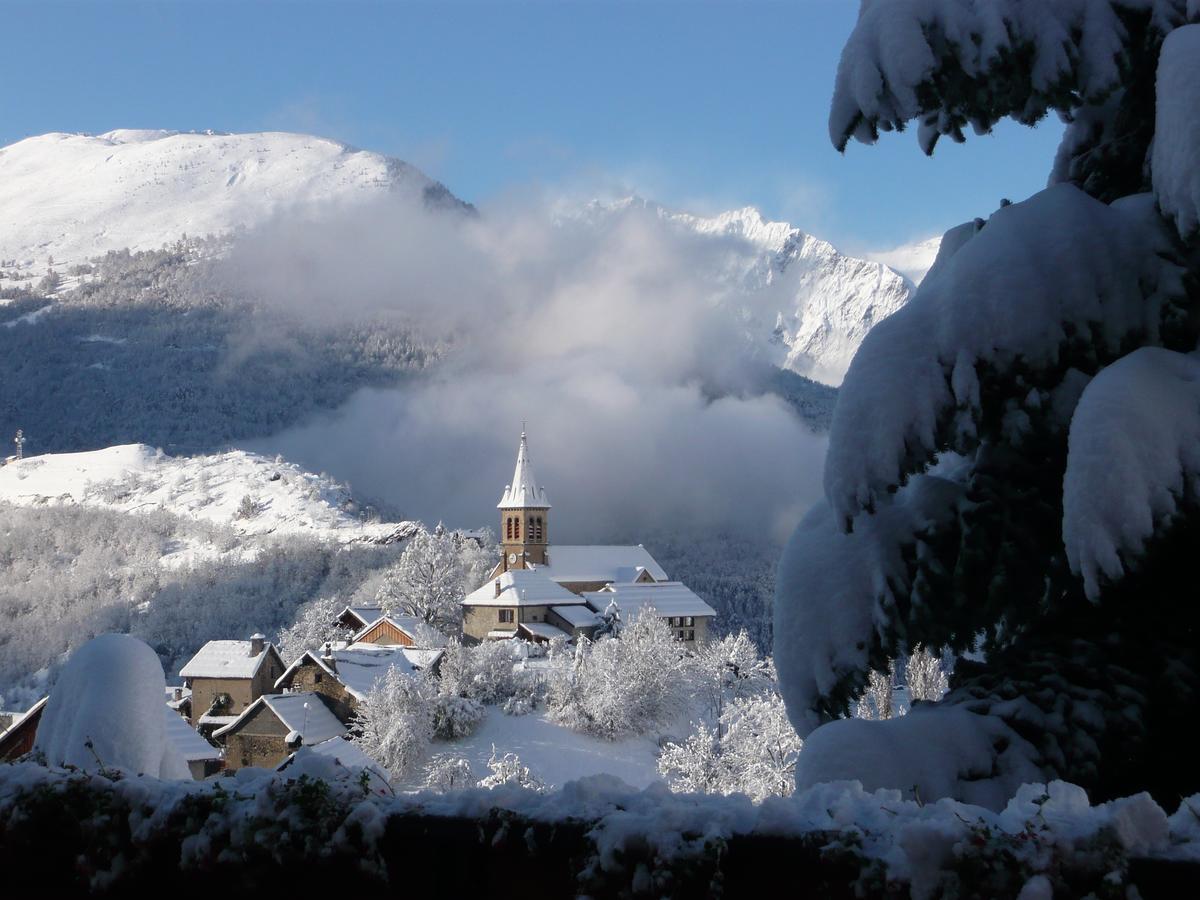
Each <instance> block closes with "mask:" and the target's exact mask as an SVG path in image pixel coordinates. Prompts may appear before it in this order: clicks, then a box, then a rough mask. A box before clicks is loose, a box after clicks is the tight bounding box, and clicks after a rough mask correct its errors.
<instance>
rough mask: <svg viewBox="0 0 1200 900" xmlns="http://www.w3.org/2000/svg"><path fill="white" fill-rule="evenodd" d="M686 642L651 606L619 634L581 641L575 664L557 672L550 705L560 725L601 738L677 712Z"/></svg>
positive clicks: (683, 686)
mask: <svg viewBox="0 0 1200 900" xmlns="http://www.w3.org/2000/svg"><path fill="white" fill-rule="evenodd" d="M685 670H686V660H685V656H684V650H683V646H682V645H681V644H680V643H679V642H678V641H676V640H675V637H674V635H673V634H672V633H671V630H670V629H669V628H668V627H667V625H666V623H665V622H664V621H663V620H662V619H661V618H660V617H659V616H658V614H657V613H656V612H655V611H654V610H653V609H651V608H649V607H646V608H643V609H642V611H641V612H640V614H639V615H638V616H637V618H635V619H634V620H633V622H631V623H629V624H628V625H626V626H625V628H624V629H622V631H621V636H620V637H616V638H613V637H607V638H602V639H600V640H599V641H597V642H596V643H595V644H592V645H591V646H590V648H588V647H586V646H585V645H584V644H583V643H582V642H581V643H580V645H579V649H578V652H577V653H576V657H575V661H574V665H573V666H571V667H570V668H567V667H564V668H563V669H561V670H558V671H556V674H555V677H554V681H553V682H552V684H551V686H550V692H549V697H548V700H547V702H548V704H549V706H550V709H551V715H552V716H553V718H554V720H555V721H557V722H558V723H559V724H562V725H565V726H567V727H569V728H574V729H576V730H578V731H584V732H587V733H589V734H594V735H597V736H599V737H605V738H616V737H620V736H622V735H626V734H642V733H644V732H646V731H648V730H649V729H651V728H653V727H655V726H656V725H659V724H662V723H663V722H665V721H666V720H667V719H668V718H669V717H671V716H672V715H675V714H677V713H678V701H680V699H681V698H682V697H684V696H686V691H687V686H686V679H685V678H684V677H683V673H684V672H685Z"/></svg>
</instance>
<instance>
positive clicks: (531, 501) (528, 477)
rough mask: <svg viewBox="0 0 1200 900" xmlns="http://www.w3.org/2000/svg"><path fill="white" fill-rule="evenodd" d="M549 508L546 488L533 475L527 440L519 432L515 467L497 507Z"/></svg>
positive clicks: (522, 433) (523, 433) (523, 434)
mask: <svg viewBox="0 0 1200 900" xmlns="http://www.w3.org/2000/svg"><path fill="white" fill-rule="evenodd" d="M528 507H532V508H534V509H549V508H550V500H549V499H548V498H547V497H546V489H545V488H544V487H542V486H541V485H539V484H538V483H537V481H536V479H535V478H534V477H533V465H532V464H531V463H530V462H529V442H528V440H526V437H525V432H524V431H522V432H521V444H520V446H519V447H518V448H517V467H516V469H514V470H513V477H512V482H511V483H510V484H508V485H506V486H505V488H504V494H503V496H501V498H500V502H499V503H497V504H496V508H497V509H525V508H528Z"/></svg>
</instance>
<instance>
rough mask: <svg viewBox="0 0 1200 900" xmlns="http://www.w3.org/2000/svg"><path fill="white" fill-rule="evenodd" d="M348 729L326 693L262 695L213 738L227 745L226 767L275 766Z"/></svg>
mask: <svg viewBox="0 0 1200 900" xmlns="http://www.w3.org/2000/svg"><path fill="white" fill-rule="evenodd" d="M348 730H349V729H348V728H347V727H346V726H345V725H344V724H343V723H342V722H341V721H340V720H339V719H338V717H337V716H335V715H334V714H333V710H332V709H331V708H330V706H329V704H328V703H327V702H326V699H325V697H324V695H322V694H318V693H315V692H310V691H305V692H303V693H297V694H263V695H262V696H260V697H259V698H258V699H257V700H255V701H254V702H253V703H251V704H250V705H249V706H248V707H246V709H245V710H243V711H242V713H241V715H239V716H237V717H236V718H234V720H233V721H232V722H230V723H229V724H228V725H226V726H224V727H222V728H219V729H217V730H216V731H215V732H214V733H213V737H215V738H216V739H217V740H219V741H221V742H222V743H224V745H225V768H226V769H241V768H244V767H246V766H264V767H269V768H274V767H275V766H278V765H279V764H280V763H281V762H283V760H285V759H287V757H288V754H290V753H292V752H293V751H295V750H297V749H298V748H300V747H301V746H311V745H313V744H319V743H321V742H322V741H327V740H329V739H330V738H336V737H341V736H342V735H344V734H346V732H347V731H348Z"/></svg>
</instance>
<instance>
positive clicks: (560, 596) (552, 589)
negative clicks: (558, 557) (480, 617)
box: [462, 568, 583, 606]
mask: <svg viewBox="0 0 1200 900" xmlns="http://www.w3.org/2000/svg"><path fill="white" fill-rule="evenodd" d="M544 573H545V570H544V569H540V568H538V569H510V570H509V571H507V572H501V573H500V575H499V576H497V577H496V578H494V579H492V580H491V581H488V582H486V583H485V584H484V585H483V586H482V587H479V588H476V589H475V590H474V591H472V592H471V593H469V594H467V596H466V597H464V598H463V601H462V603H463V605H464V606H547V605H551V604H553V605H555V606H558V605H560V604H562V605H571V604H575V603H582V602H583V600H582V599H580V597H579V596H578V595H577V594H572V593H571V592H570V591H568V590H567V589H566V588H565V587H563V586H562V585H561V584H558V583H557V582H555V581H554V580H552V579H551V578H548V577H547V576H546V575H545V574H544ZM497 581H499V582H500V596H498V597H497V596H496V582H497Z"/></svg>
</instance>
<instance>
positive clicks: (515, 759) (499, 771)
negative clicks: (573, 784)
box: [479, 744, 546, 791]
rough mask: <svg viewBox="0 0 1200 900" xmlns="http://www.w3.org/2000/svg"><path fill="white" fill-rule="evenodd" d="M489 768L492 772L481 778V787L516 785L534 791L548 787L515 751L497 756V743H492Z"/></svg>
mask: <svg viewBox="0 0 1200 900" xmlns="http://www.w3.org/2000/svg"><path fill="white" fill-rule="evenodd" d="M488 769H490V770H491V774H490V775H487V776H486V777H484V778H483V779H481V780H480V782H479V786H480V787H485V788H489V789H492V788H498V787H500V786H501V785H515V786H517V787H523V788H528V789H529V790H532V791H544V790H545V789H546V785H545V784H544V783H543V782H542V780H541V779H540V778H538V777H537V776H536V775H535V774H533V772H531V771H529V767H528V766H526V765H524V764H522V762H521V757H519V756H517V755H516V754H515V753H505V754H504V755H503V756H497V755H496V745H495V744H493V745H492V755H491V758H490V759H488Z"/></svg>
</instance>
